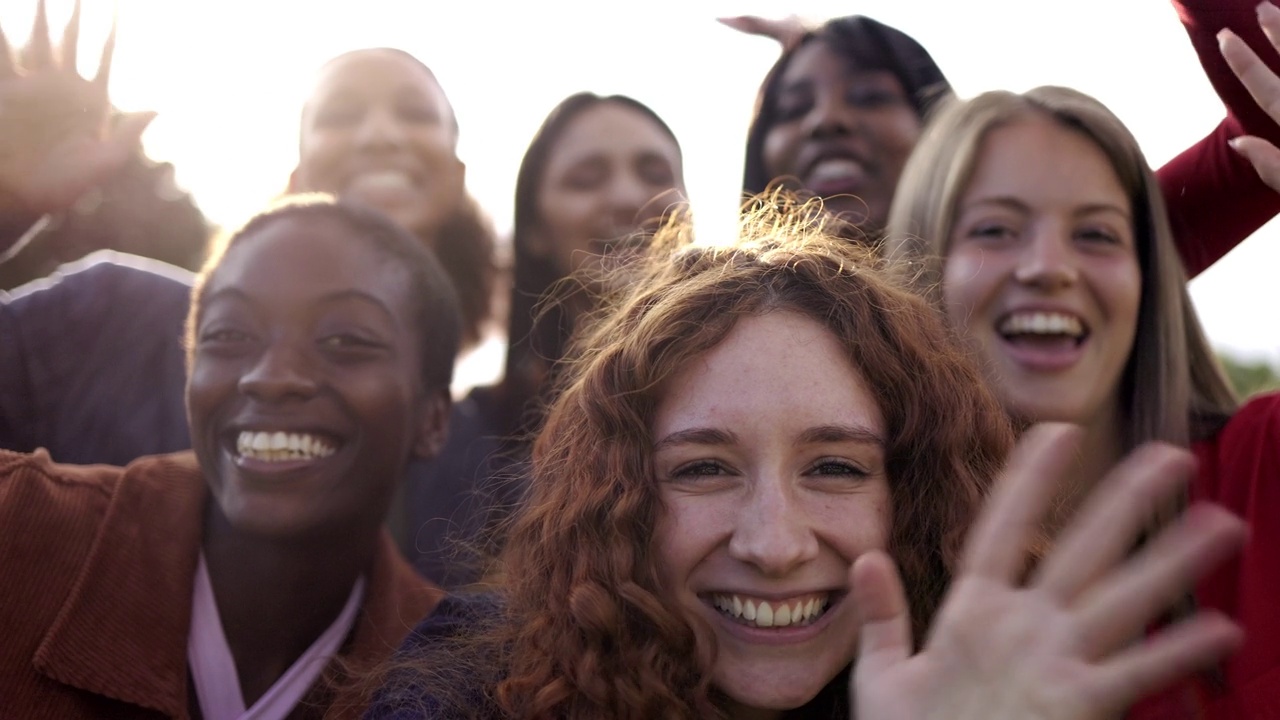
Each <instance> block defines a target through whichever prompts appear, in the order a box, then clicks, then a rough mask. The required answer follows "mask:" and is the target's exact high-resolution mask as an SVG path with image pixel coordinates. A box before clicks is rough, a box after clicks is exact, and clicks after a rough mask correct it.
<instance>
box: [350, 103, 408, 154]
mask: <svg viewBox="0 0 1280 720" xmlns="http://www.w3.org/2000/svg"><path fill="white" fill-rule="evenodd" d="M356 142H357V144H358V145H359V147H361V148H364V149H377V148H398V147H400V146H401V145H403V144H404V128H403V127H401V124H400V121H399V120H398V119H397V118H396V117H395V114H394V113H393V112H391V111H390V110H388V109H386V108H381V107H373V108H370V109H369V111H368V112H366V113H365V114H364V117H363V118H362V119H361V121H360V126H359V128H357V130H356Z"/></svg>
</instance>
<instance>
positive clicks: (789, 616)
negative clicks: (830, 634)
mask: <svg viewBox="0 0 1280 720" xmlns="http://www.w3.org/2000/svg"><path fill="white" fill-rule="evenodd" d="M830 602H831V600H830V597H829V596H827V595H813V596H809V597H808V598H807V599H806V598H803V597H802V598H798V599H796V600H787V601H783V602H770V601H768V600H760V599H756V598H747V599H745V600H744V599H743V598H742V597H740V596H738V595H727V594H716V595H713V596H712V597H711V604H712V605H713V606H714V607H715V608H716V609H717V610H719V611H720V612H721V613H724V614H725V615H727V616H729V617H731V618H733V619H734V620H737V621H739V622H742V623H743V624H745V625H752V626H754V627H762V628H769V627H790V626H794V625H808V624H811V623H813V622H814V621H816V620H817V619H818V618H820V617H822V614H823V613H824V612H826V609H827V606H828V605H829V604H830Z"/></svg>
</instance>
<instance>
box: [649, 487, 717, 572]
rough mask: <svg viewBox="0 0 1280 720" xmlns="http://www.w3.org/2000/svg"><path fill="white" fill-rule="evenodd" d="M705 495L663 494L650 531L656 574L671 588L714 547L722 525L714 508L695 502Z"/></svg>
mask: <svg viewBox="0 0 1280 720" xmlns="http://www.w3.org/2000/svg"><path fill="white" fill-rule="evenodd" d="M699 500H706V498H696V497H670V496H667V495H666V494H664V497H663V499H662V502H663V510H662V511H661V516H660V518H659V520H658V523H657V526H656V527H655V529H654V534H653V546H654V553H655V555H656V559H657V561H658V567H659V573H660V574H661V577H662V580H663V581H664V583H666V584H669V585H670V587H671V588H672V589H677V588H680V587H682V586H683V585H684V583H685V581H686V580H687V579H688V578H689V575H690V574H691V573H692V572H693V570H694V568H696V567H697V565H698V564H699V562H701V561H702V559H703V558H706V557H707V556H708V555H710V554H711V552H712V551H713V550H714V549H715V547H716V545H717V537H718V535H719V530H718V527H719V526H720V525H721V524H722V523H721V522H720V521H719V520H718V517H719V515H720V513H717V511H716V508H715V507H713V506H712V505H711V504H708V503H705V502H699Z"/></svg>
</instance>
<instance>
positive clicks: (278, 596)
mask: <svg viewBox="0 0 1280 720" xmlns="http://www.w3.org/2000/svg"><path fill="white" fill-rule="evenodd" d="M284 268H287V269H288V272H281V270H282V269H284ZM188 327H189V345H190V349H189V359H188V362H189V367H190V380H189V382H188V384H187V392H186V396H187V406H188V412H189V415H190V423H191V429H192V437H193V439H194V445H195V450H194V453H190V452H187V453H180V454H176V455H167V456H157V457H150V458H143V459H141V460H139V461H137V462H135V463H133V464H131V465H130V466H129V467H128V468H127V469H124V470H121V469H116V468H106V467H103V466H96V467H76V466H69V465H56V464H54V463H53V462H51V460H50V459H49V457H48V455H47V454H45V453H43V452H40V453H37V454H34V455H22V454H17V453H9V452H0V528H4V531H5V532H6V533H7V532H9V531H13V532H17V533H19V534H20V535H21V536H22V538H23V540H22V541H21V542H16V541H6V542H3V543H0V546H3V549H0V572H3V573H4V574H5V575H6V577H9V578H11V579H12V580H13V581H12V582H9V583H6V584H5V589H4V590H0V633H3V635H4V637H5V638H6V643H5V647H4V650H3V651H0V678H3V680H0V695H2V696H3V697H4V698H5V701H6V711H12V712H15V713H17V715H18V716H30V715H31V714H32V713H33V712H36V711H37V709H38V711H39V712H40V713H46V714H51V715H56V716H57V717H64V718H77V717H102V716H111V717H142V716H144V715H146V713H147V712H148V711H154V710H159V711H161V712H163V713H165V714H166V715H167V716H170V717H189V716H200V717H203V718H205V720H218V719H220V718H224V717H238V716H239V713H243V712H244V711H245V709H246V708H250V709H255V712H262V713H265V714H263V715H259V716H258V717H269V718H283V717H286V716H288V717H291V718H294V717H313V716H314V717H318V716H320V715H322V714H323V713H324V711H325V709H326V707H328V705H329V704H330V703H331V702H335V701H337V700H341V698H342V697H343V696H344V692H345V691H344V687H345V685H344V678H345V677H346V675H347V673H348V672H350V671H351V670H353V669H355V670H359V669H360V668H362V667H366V666H367V665H368V664H369V663H371V662H376V661H378V660H380V659H381V658H383V657H385V656H386V655H387V654H388V653H389V652H390V650H391V649H392V648H393V647H394V645H395V644H396V642H397V641H398V640H399V638H400V637H402V636H403V635H404V634H405V633H406V632H407V631H408V629H409V626H410V625H411V624H412V623H413V622H414V621H415V620H416V619H417V618H419V617H421V616H422V615H424V614H426V613H427V612H429V611H430V610H431V608H432V607H434V605H435V602H436V600H437V599H438V597H439V591H438V590H436V589H435V588H433V587H432V586H430V585H429V584H428V583H426V582H425V581H423V580H422V579H421V578H419V577H418V576H417V575H416V574H414V572H413V571H412V570H411V569H410V568H409V567H408V565H407V564H406V563H405V562H404V561H403V560H402V559H400V557H399V555H398V554H397V553H396V552H395V549H394V547H393V543H392V541H391V540H390V538H389V537H388V536H387V535H386V533H385V531H384V530H383V529H382V522H383V518H384V517H385V515H386V511H387V506H388V504H389V503H390V500H391V496H392V493H393V491H394V489H395V487H396V486H397V484H398V483H400V482H401V481H402V480H403V477H404V474H405V469H406V467H407V465H408V463H409V461H410V460H411V459H412V458H415V457H417V458H429V457H431V456H433V455H434V454H435V453H436V452H438V450H439V448H440V447H441V445H442V444H443V442H444V438H445V433H446V423H447V418H448V414H449V406H450V401H449V390H448V388H449V382H450V379H451V377H452V371H453V357H454V354H455V353H456V351H457V346H458V338H459V335H460V320H459V312H458V307H457V298H456V296H455V294H454V292H453V289H452V286H451V285H450V283H449V281H448V279H447V276H446V275H445V274H444V272H443V270H442V269H441V268H440V266H439V264H438V263H437V262H436V261H435V259H434V258H433V257H432V256H431V254H430V253H429V252H428V251H427V250H426V249H425V248H423V247H422V246H421V244H420V243H419V242H417V241H416V240H415V239H414V237H413V236H412V235H410V234H409V233H408V232H407V231H405V230H403V229H402V228H401V227H400V226H398V225H396V224H395V223H393V222H392V221H390V220H389V219H387V218H385V217H384V216H382V215H381V214H378V213H375V212H372V211H370V210H367V209H363V208H360V207H358V206H354V205H345V204H341V203H336V202H333V201H331V200H327V199H312V200H307V201H294V202H291V203H288V204H285V205H282V206H280V207H278V208H275V209H272V210H270V211H268V212H266V213H264V214H262V215H260V216H258V217H257V218H255V219H254V220H252V221H250V222H249V223H248V224H247V225H246V226H244V228H242V229H241V230H240V231H238V232H237V233H235V234H234V235H232V236H231V238H230V240H229V241H228V242H227V244H226V245H225V248H224V249H223V250H221V251H220V252H217V253H215V255H214V257H213V259H212V260H211V261H210V263H209V264H208V265H207V267H206V270H205V271H204V272H203V273H202V274H201V275H200V276H199V278H198V280H197V283H196V287H195V290H194V294H193V303H192V312H191V317H190V320H189V323H188ZM95 538H96V539H95ZM86 638H87V639H86ZM332 657H337V658H339V659H340V660H341V662H333V663H330V662H329V660H330V658H332ZM122 658H126V659H127V658H133V659H134V660H135V662H120V661H119V660H120V659H122ZM344 707H346V712H353V708H352V707H350V706H349V705H347V706H344ZM148 709H150V710H148Z"/></svg>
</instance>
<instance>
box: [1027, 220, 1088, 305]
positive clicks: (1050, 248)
mask: <svg viewBox="0 0 1280 720" xmlns="http://www.w3.org/2000/svg"><path fill="white" fill-rule="evenodd" d="M1014 276H1015V278H1016V279H1017V281H1018V282H1019V283H1022V284H1023V285H1027V286H1029V287H1034V288H1037V289H1040V290H1044V291H1053V290H1059V289H1062V288H1067V287H1071V286H1072V285H1074V284H1075V283H1076V282H1077V281H1078V280H1079V279H1080V271H1079V267H1078V265H1077V262H1076V254H1075V250H1074V248H1073V247H1072V244H1071V238H1070V232H1069V231H1068V230H1066V229H1064V228H1061V227H1058V226H1056V225H1050V226H1045V227H1040V228H1036V229H1035V230H1034V231H1033V234H1032V236H1031V237H1030V238H1028V241H1027V242H1026V243H1024V245H1023V250H1022V253H1021V255H1020V256H1019V258H1018V267H1017V269H1016V270H1015V273H1014Z"/></svg>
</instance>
